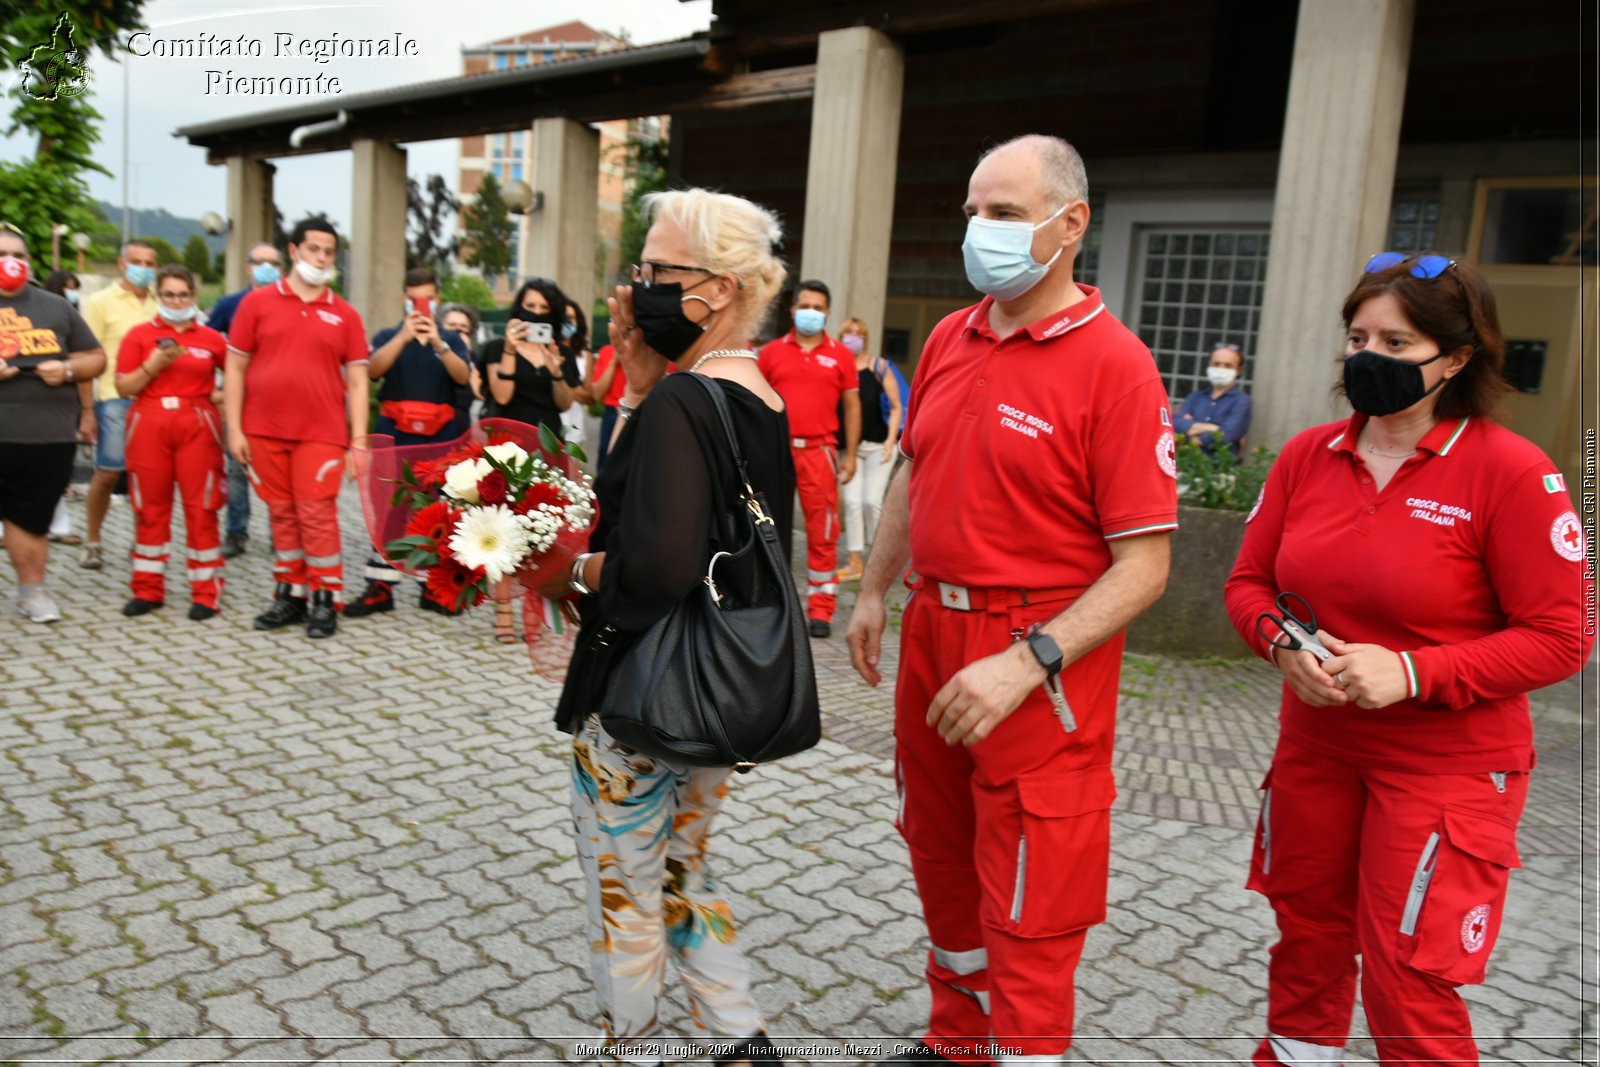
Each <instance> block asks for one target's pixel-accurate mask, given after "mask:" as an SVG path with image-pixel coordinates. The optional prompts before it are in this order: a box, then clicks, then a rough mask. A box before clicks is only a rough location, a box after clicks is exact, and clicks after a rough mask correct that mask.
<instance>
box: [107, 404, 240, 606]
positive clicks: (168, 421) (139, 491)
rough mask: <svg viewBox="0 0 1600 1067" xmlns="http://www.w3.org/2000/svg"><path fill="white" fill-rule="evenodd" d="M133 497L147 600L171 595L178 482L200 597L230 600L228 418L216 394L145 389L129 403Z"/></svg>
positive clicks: (138, 589)
mask: <svg viewBox="0 0 1600 1067" xmlns="http://www.w3.org/2000/svg"><path fill="white" fill-rule="evenodd" d="M127 464H128V499H129V500H131V501H132V502H133V509H134V537H133V540H134V545H133V578H132V581H131V582H130V583H129V584H130V585H131V586H132V589H133V595H134V596H135V597H136V598H137V599H139V600H155V601H164V600H166V599H167V575H166V570H167V556H168V541H169V540H170V539H171V537H172V497H173V490H174V489H177V490H178V491H180V492H181V493H182V494H183V525H184V534H185V538H186V539H187V541H188V548H189V553H188V556H189V567H188V570H189V590H190V594H189V595H190V596H191V597H192V598H193V600H194V602H195V603H196V604H204V605H205V606H206V607H208V608H216V607H217V605H218V604H219V602H220V601H221V600H222V566H223V564H222V549H221V547H220V546H221V543H222V541H221V538H220V537H219V536H218V534H217V509H219V508H220V507H222V505H223V504H224V503H225V502H226V501H227V482H226V479H225V478H224V475H223V469H222V420H221V418H220V417H219V416H218V415H217V409H216V406H215V405H214V404H212V403H211V400H210V398H209V397H139V398H138V399H136V400H134V402H133V406H132V407H131V408H130V409H129V411H128V433H127Z"/></svg>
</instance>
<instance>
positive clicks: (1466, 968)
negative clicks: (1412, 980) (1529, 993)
mask: <svg viewBox="0 0 1600 1067" xmlns="http://www.w3.org/2000/svg"><path fill="white" fill-rule="evenodd" d="M1520 866H1522V861H1521V859H1520V858H1519V857H1518V856H1517V828H1516V826H1515V825H1514V824H1512V823H1509V822H1506V821H1505V820H1503V819H1499V818H1496V817H1495V816H1493V815H1488V814H1485V813H1484V812H1481V811H1473V810H1472V809H1470V808H1456V807H1447V808H1445V809H1444V813H1443V816H1442V817H1441V818H1440V820H1439V829H1438V830H1437V831H1435V832H1434V833H1431V834H1429V835H1428V839H1427V841H1426V842H1425V843H1424V845H1423V848H1422V852H1421V854H1420V855H1419V856H1418V857H1417V865H1416V868H1415V869H1414V871H1413V872H1412V876H1411V885H1410V887H1409V889H1408V891H1407V894H1406V902H1405V909H1404V911H1403V912H1402V913H1401V916H1400V959H1401V961H1402V962H1404V963H1407V964H1409V965H1410V966H1411V967H1412V968H1413V969H1415V970H1418V971H1422V972H1423V973H1425V974H1431V975H1434V976H1436V977H1438V978H1442V979H1444V980H1445V981H1447V982H1454V983H1457V984H1461V985H1475V984H1477V983H1479V982H1482V981H1483V976H1484V968H1485V967H1486V966H1487V964H1488V961H1489V953H1490V952H1492V951H1493V950H1494V942H1495V938H1496V937H1497V936H1498V935H1499V933H1500V920H1501V917H1502V912H1503V911H1504V908H1505V902H1506V884H1507V882H1508V881H1509V880H1510V878H1511V871H1512V869H1513V868H1515V867H1520Z"/></svg>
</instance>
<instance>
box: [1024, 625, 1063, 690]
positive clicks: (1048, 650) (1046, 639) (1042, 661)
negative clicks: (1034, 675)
mask: <svg viewBox="0 0 1600 1067" xmlns="http://www.w3.org/2000/svg"><path fill="white" fill-rule="evenodd" d="M1028 650H1029V651H1030V652H1032V653H1033V658H1034V659H1036V660H1038V661H1039V666H1041V667H1043V668H1044V672H1045V674H1046V675H1048V676H1049V677H1051V678H1054V677H1055V676H1056V675H1058V674H1060V673H1061V666H1062V659H1063V656H1062V655H1061V646H1060V645H1058V644H1056V642H1055V639H1054V638H1053V637H1051V636H1050V635H1049V634H1047V633H1045V632H1044V631H1043V630H1040V629H1039V628H1038V627H1037V626H1035V627H1034V628H1033V630H1032V631H1031V632H1029V634H1028Z"/></svg>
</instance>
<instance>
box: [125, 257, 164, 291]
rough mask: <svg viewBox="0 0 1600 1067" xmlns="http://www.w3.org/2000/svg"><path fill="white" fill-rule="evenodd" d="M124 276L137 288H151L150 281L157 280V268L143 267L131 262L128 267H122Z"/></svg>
mask: <svg viewBox="0 0 1600 1067" xmlns="http://www.w3.org/2000/svg"><path fill="white" fill-rule="evenodd" d="M122 276H123V277H124V278H126V279H127V281H128V284H129V285H131V286H133V287H134V288H135V289H148V288H150V283H151V282H153V281H155V280H156V269H155V268H154V267H141V266H139V265H138V264H135V263H129V264H128V265H127V266H126V267H123V268H122Z"/></svg>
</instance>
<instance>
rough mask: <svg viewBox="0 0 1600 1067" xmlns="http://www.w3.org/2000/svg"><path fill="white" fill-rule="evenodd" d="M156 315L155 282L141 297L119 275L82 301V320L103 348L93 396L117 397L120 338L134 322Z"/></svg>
mask: <svg viewBox="0 0 1600 1067" xmlns="http://www.w3.org/2000/svg"><path fill="white" fill-rule="evenodd" d="M155 317H156V291H155V286H151V287H150V288H149V289H146V290H145V292H144V296H142V297H141V296H140V295H139V294H138V293H133V292H129V291H128V287H127V286H126V285H124V284H122V280H121V279H120V278H119V279H118V280H117V281H114V282H112V283H111V284H110V285H108V286H106V287H105V288H104V289H102V290H100V291H99V292H98V293H96V294H94V295H93V296H91V297H90V298H89V299H87V300H85V301H84V302H83V321H85V322H87V323H88V324H89V329H91V330H93V331H94V335H95V336H96V337H98V338H100V344H101V347H103V348H104V349H105V350H106V369H105V373H104V374H101V375H100V378H99V380H98V381H96V383H95V393H94V398H95V399H96V400H115V399H117V352H118V350H120V349H121V348H122V338H123V337H124V336H125V335H126V334H127V332H128V331H129V330H131V329H133V328H134V327H135V326H137V325H139V324H140V323H142V322H149V321H150V320H151V319H153V318H155Z"/></svg>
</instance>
